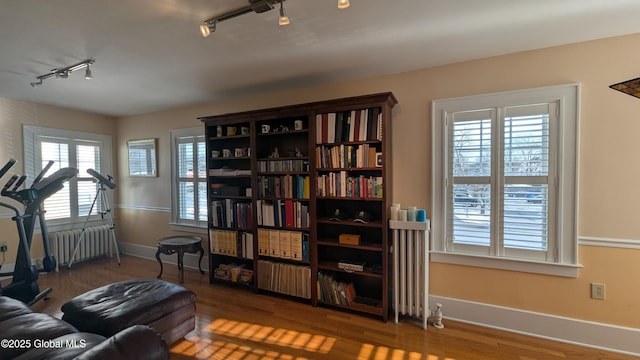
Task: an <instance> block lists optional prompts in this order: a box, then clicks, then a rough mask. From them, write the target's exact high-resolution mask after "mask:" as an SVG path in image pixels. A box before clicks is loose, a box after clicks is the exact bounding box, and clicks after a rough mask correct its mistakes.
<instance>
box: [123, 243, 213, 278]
mask: <svg viewBox="0 0 640 360" xmlns="http://www.w3.org/2000/svg"><path fill="white" fill-rule="evenodd" d="M118 249H119V250H120V252H121V253H123V254H126V255H131V256H136V257H140V258H144V259H149V260H153V261H156V250H158V249H157V248H155V247H152V246H145V245H139V244H134V243H128V242H122V241H118ZM199 258H200V254H197V255H196V254H184V258H183V262H184V267H186V268H191V269H198V259H199ZM160 259H161V260H162V264H163V265H164V264H173V265H176V266H177V265H178V255H176V254H173V255H164V254H160ZM208 264H209V258H208V256H207V252H206V250H205V254H204V257H203V258H202V267H201V268H202V270H204V271H205V272H209V266H208ZM158 269H160V267H158Z"/></svg>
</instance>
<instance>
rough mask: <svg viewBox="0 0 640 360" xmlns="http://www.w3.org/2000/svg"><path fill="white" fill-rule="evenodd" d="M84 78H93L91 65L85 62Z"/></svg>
mask: <svg viewBox="0 0 640 360" xmlns="http://www.w3.org/2000/svg"><path fill="white" fill-rule="evenodd" d="M84 78H85V79H87V80H91V79H93V74H92V73H91V67H89V64H87V69H86V70H85V71H84Z"/></svg>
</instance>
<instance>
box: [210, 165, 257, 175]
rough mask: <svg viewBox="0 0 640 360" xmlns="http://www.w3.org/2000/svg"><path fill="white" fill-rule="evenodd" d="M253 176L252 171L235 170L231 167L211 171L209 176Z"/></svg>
mask: <svg viewBox="0 0 640 360" xmlns="http://www.w3.org/2000/svg"><path fill="white" fill-rule="evenodd" d="M243 175H245V176H246V175H251V169H233V168H229V167H221V168H218V169H209V176H243Z"/></svg>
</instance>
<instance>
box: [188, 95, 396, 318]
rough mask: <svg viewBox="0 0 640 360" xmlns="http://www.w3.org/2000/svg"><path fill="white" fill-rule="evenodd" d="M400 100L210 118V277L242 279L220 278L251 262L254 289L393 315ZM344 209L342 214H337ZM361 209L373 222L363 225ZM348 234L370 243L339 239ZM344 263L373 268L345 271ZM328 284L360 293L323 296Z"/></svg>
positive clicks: (362, 99) (354, 100)
mask: <svg viewBox="0 0 640 360" xmlns="http://www.w3.org/2000/svg"><path fill="white" fill-rule="evenodd" d="M396 102H397V101H396V99H395V97H394V96H393V94H391V93H379V94H371V95H364V96H356V97H349V98H342V99H335V100H327V101H318V102H311V103H305V104H298V105H290V106H283V107H277V108H270V109H262V110H253V111H245V112H238V113H230V114H222V115H214V116H206V117H202V118H199V119H200V120H201V121H202V122H203V124H204V126H205V131H206V136H205V139H207V154H209V155H208V157H207V171H208V178H207V179H208V192H209V193H208V202H209V215H208V216H209V219H208V224H209V249H210V250H209V252H210V256H209V266H210V269H209V270H210V282H212V283H214V282H215V283H223V284H231V285H237V283H234V282H232V281H230V280H220V279H218V278H216V273H219V274H222V275H224V272H225V270H227V268H228V267H230V266H233V265H236V266H242V268H243V269H245V278H246V276H248V275H247V274H248V273H249V272H251V275H252V277H251V281H250V282H248V285H245V286H244V288H248V289H253V290H255V291H257V290H264V291H266V292H268V293H278V294H284V295H286V296H293V297H296V298H298V299H304V301H309V302H310V304H311V305H313V306H317V305H319V304H322V305H329V306H333V307H336V308H339V309H344V310H348V311H354V312H359V313H363V314H370V315H376V316H380V317H381V318H382V319H383V321H387V318H388V314H389V312H390V302H389V299H388V297H389V296H388V294H389V290H390V288H389V283H390V281H391V280H390V271H389V269H390V268H389V240H388V236H389V235H388V233H389V229H388V223H387V221H385V219H387V218H388V216H387V211H388V210H387V209H389V207H390V206H391V199H392V196H391V189H392V186H391V185H392V178H391V173H392V172H391V171H392V167H391V163H390V160H391V141H390V140H391V110H392V108H393V106H394V105H395V104H396ZM225 150H226V151H225ZM214 155H215V156H214ZM224 155H226V156H224ZM235 155H238V156H237V157H236V156H235ZM336 209H340V210H341V211H343V212H344V213H346V215H347V216H345V217H344V218H343V219H342V221H334V220H331V219H330V218H331V214H332V213H333V212H334V211H336ZM362 213H366V216H367V220H368V222H366V223H361V222H354V221H353V220H354V219H355V218H356V217H361V215H360V214H362ZM369 217H370V218H369ZM221 231H224V232H225V234H226V235H224V236H226V237H225V239H227V237H228V239H227V240H225V241H227V242H228V243H229V244H227V243H226V242H225V243H224V244H227V245H225V246H226V247H222V248H221V245H220V244H221V242H220V240H219V238H220V237H221V236H222V235H220V233H219V232H221ZM227 233H228V234H227ZM229 234H231V235H229ZM341 234H351V235H353V236H358V237H359V238H361V239H363V241H366V242H362V243H360V244H355V245H354V244H345V243H340V242H339V241H338V238H339V237H340V235H341ZM229 239H230V240H229ZM215 247H217V248H218V250H215V251H214V248H215ZM234 249H235V250H234ZM342 259H350V260H354V261H356V262H358V263H360V262H362V263H364V264H366V266H365V269H364V271H356V272H346V271H345V270H344V269H341V268H340V267H339V266H338V264H339V262H340V261H341V260H342ZM237 264H239V265H237ZM341 266H344V264H342V265H341ZM372 269H375V272H374V271H372ZM238 271H239V270H238ZM329 279H330V280H331V281H329ZM329 282H330V283H332V284H333V285H330V286H340V287H343V288H349V289H350V291H351V293H352V294H353V296H352V298H350V299H348V301H347V300H345V299H343V300H341V301H339V302H338V301H330V300H328V299H327V298H325V297H323V293H324V292H325V291H327V289H324V287H326V286H328V285H327V284H328V283H329ZM321 285H323V286H324V287H321ZM322 289H324V290H322ZM324 295H326V294H324Z"/></svg>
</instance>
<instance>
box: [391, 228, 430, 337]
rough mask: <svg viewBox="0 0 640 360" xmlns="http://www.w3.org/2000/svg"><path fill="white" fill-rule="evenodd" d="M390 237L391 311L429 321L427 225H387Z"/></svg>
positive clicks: (425, 326) (424, 321) (396, 320)
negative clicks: (391, 239) (391, 269)
mask: <svg viewBox="0 0 640 360" xmlns="http://www.w3.org/2000/svg"><path fill="white" fill-rule="evenodd" d="M389 228H390V229H391V231H392V236H393V308H394V310H395V322H396V324H397V323H398V315H400V314H402V315H407V316H413V317H416V318H420V319H422V327H423V328H424V329H426V328H427V318H428V317H429V313H430V311H429V230H430V222H429V220H427V221H426V222H416V221H394V220H390V221H389Z"/></svg>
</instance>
